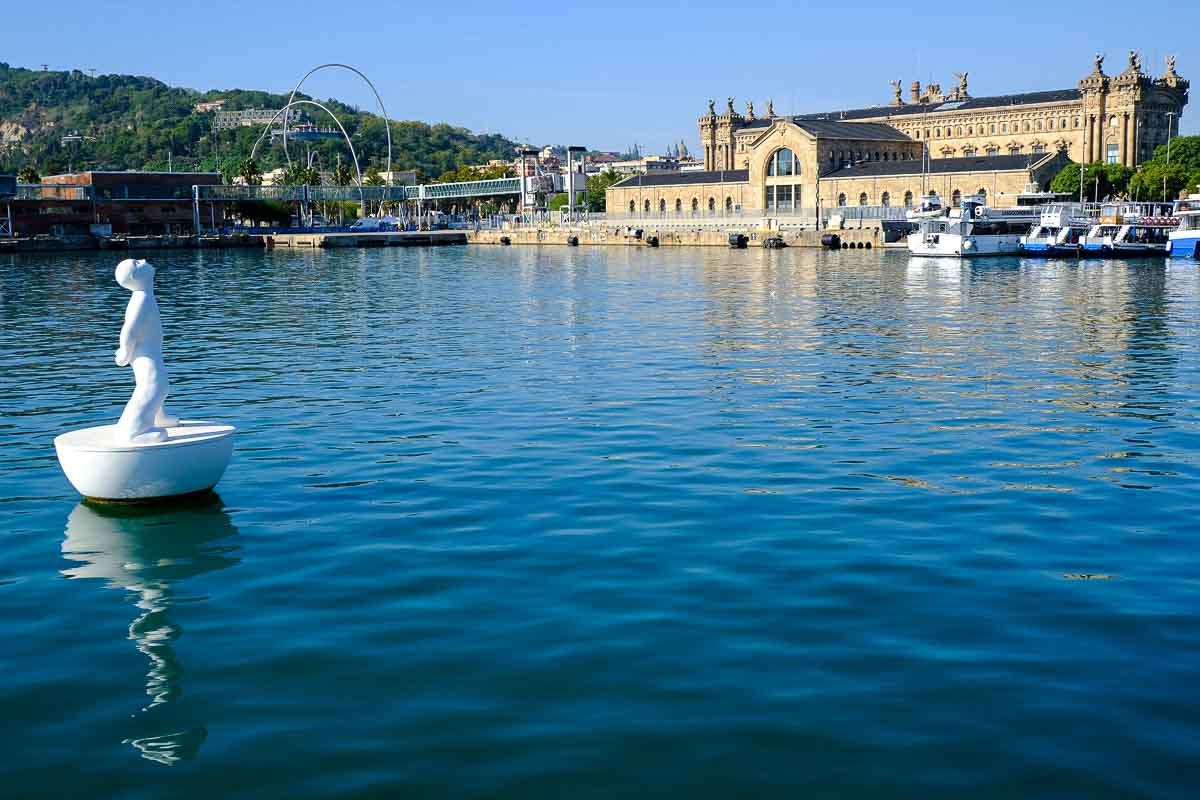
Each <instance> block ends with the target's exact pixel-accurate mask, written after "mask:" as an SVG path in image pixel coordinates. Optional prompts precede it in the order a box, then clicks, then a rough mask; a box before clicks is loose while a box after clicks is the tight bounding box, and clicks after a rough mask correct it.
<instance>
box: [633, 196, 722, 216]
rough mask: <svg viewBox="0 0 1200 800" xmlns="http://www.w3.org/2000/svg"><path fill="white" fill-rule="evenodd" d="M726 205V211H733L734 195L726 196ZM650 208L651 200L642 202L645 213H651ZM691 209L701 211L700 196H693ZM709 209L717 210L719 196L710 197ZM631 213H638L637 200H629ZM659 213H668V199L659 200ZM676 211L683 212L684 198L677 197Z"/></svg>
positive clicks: (694, 212) (693, 211)
mask: <svg viewBox="0 0 1200 800" xmlns="http://www.w3.org/2000/svg"><path fill="white" fill-rule="evenodd" d="M724 207H725V210H726V211H733V198H732V197H726V198H725V206H724ZM650 210H651V206H650V201H649V200H647V201H645V202H644V203H642V213H644V214H649V213H650ZM690 210H691V212H692V213H693V214H696V213H699V211H700V198H699V197H693V198H692V203H691V206H690ZM708 210H709V211H716V210H717V198H715V197H710V198H708ZM629 213H630V214H636V213H637V201H635V200H630V201H629ZM658 213H660V214H666V213H667V201H666V200H659V201H658ZM675 213H676V214H682V213H683V200H682V198H676V199H675Z"/></svg>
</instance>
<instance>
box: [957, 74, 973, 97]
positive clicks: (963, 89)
mask: <svg viewBox="0 0 1200 800" xmlns="http://www.w3.org/2000/svg"><path fill="white" fill-rule="evenodd" d="M970 74H971V73H969V72H956V73H954V77H956V78H958V96H959V97H962V98H965V97H966V96H967V76H968V75H970Z"/></svg>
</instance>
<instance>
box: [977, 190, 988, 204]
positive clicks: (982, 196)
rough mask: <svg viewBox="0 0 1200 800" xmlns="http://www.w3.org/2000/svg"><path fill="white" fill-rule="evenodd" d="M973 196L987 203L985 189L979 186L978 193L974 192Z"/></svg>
mask: <svg viewBox="0 0 1200 800" xmlns="http://www.w3.org/2000/svg"><path fill="white" fill-rule="evenodd" d="M975 194H977V195H979V196H980V198H982V199H983V202H985V203H986V202H987V189H985V188H983V187H982V186H980V187H979V191H978V192H976V193H975Z"/></svg>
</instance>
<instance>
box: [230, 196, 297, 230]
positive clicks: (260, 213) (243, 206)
mask: <svg viewBox="0 0 1200 800" xmlns="http://www.w3.org/2000/svg"><path fill="white" fill-rule="evenodd" d="M235 208H236V211H237V215H238V216H239V217H241V218H242V219H245V220H250V221H251V222H252V223H254V224H256V225H257V224H259V223H264V222H265V223H267V224H268V225H287V224H288V223H289V222H290V221H291V219H292V206H291V204H290V203H283V202H280V201H278V200H242V201H239V202H238V204H237V206H236V207H235Z"/></svg>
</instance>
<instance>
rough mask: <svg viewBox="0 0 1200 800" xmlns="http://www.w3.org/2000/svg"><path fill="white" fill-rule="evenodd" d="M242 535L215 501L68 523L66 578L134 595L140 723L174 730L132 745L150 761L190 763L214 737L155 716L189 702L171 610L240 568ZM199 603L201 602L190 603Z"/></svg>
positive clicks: (108, 511)
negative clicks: (207, 581) (195, 584)
mask: <svg viewBox="0 0 1200 800" xmlns="http://www.w3.org/2000/svg"><path fill="white" fill-rule="evenodd" d="M236 533H237V529H236V528H235V527H234V525H233V521H232V520H231V519H230V517H229V515H228V514H227V513H225V511H224V507H223V503H222V502H221V499H220V497H218V496H217V495H216V494H209V495H206V496H202V497H200V498H198V499H196V500H194V501H192V502H190V503H188V504H187V505H184V506H172V507H170V508H161V507H160V508H155V507H142V506H105V505H92V504H89V503H87V502H81V503H80V504H79V505H77V506H76V507H75V508H74V510H72V511H71V514H70V516H69V517H68V518H67V529H66V538H65V539H64V540H63V543H62V554H63V558H65V559H66V560H67V561H69V562H72V566H70V567H68V568H66V569H64V570H62V574H63V575H64V576H66V577H68V578H93V579H98V580H103V581H106V585H107V586H108V587H109V588H112V589H125V590H127V591H129V592H131V593H132V594H133V600H134V604H135V605H136V607H137V608H138V610H139V614H138V616H137V618H136V619H134V621H133V622H132V623H130V625H129V638H130V639H132V640H133V642H134V644H135V645H136V646H137V649H138V650H140V651H141V652H142V653H143V654H145V656H146V657H147V658H148V659H149V660H150V668H149V670H148V671H147V673H146V694H147V695H148V696H149V697H150V702H149V703H148V704H147V705H146V706H144V707H143V708H142V714H140V715H138V718H139V719H138V727H141V726H142V725H143V724H148V725H150V726H153V727H159V726H161V725H163V724H165V723H170V724H169V727H170V728H171V730H169V731H168V732H165V733H154V734H152V735H148V736H137V737H134V738H129V739H126V740H125V742H126V743H127V744H130V745H132V746H133V747H134V748H136V749H137V750H138V751H139V752H140V753H141V755H142V757H143V758H146V759H149V760H151V761H156V762H158V763H160V764H168V765H169V764H174V763H175V762H177V761H180V760H187V759H191V758H193V757H194V756H195V755H196V753H197V752H198V751H199V749H200V746H201V745H202V744H203V743H204V739H205V737H206V736H207V730H206V729H205V728H204V727H203V726H194V725H192V726H188V725H186V724H185V725H180V724H179V722H178V720H172V716H173V715H170V714H166V715H163V714H160V713H158V712H155V709H158V708H162V707H166V706H167V705H168V704H170V703H171V702H172V701H174V700H176V699H178V698H179V697H180V696H181V695H182V685H181V678H182V675H183V669H182V667H181V666H180V664H179V661H178V659H177V658H176V655H175V649H174V647H173V643H174V642H175V640H176V639H178V638H179V636H180V634H181V629H180V627H179V626H178V625H176V624H175V623H174V622H173V621H172V620H171V618H170V611H171V608H172V606H173V605H175V603H176V602H177V601H179V600H181V599H184V598H181V597H180V596H179V591H180V588H181V586H182V585H183V583H184V582H185V581H187V580H188V579H191V578H195V577H197V576H199V575H203V574H205V573H210V572H215V571H218V570H222V569H225V568H226V567H229V566H232V565H234V564H237V563H238V562H239V561H240V558H238V556H237V550H238V547H237V545H236V543H234V542H233V541H232V539H233V538H234V534H236ZM196 599H202V598H197V597H194V596H189V597H187V598H186V600H187V601H189V602H193V601H195V600H196Z"/></svg>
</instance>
